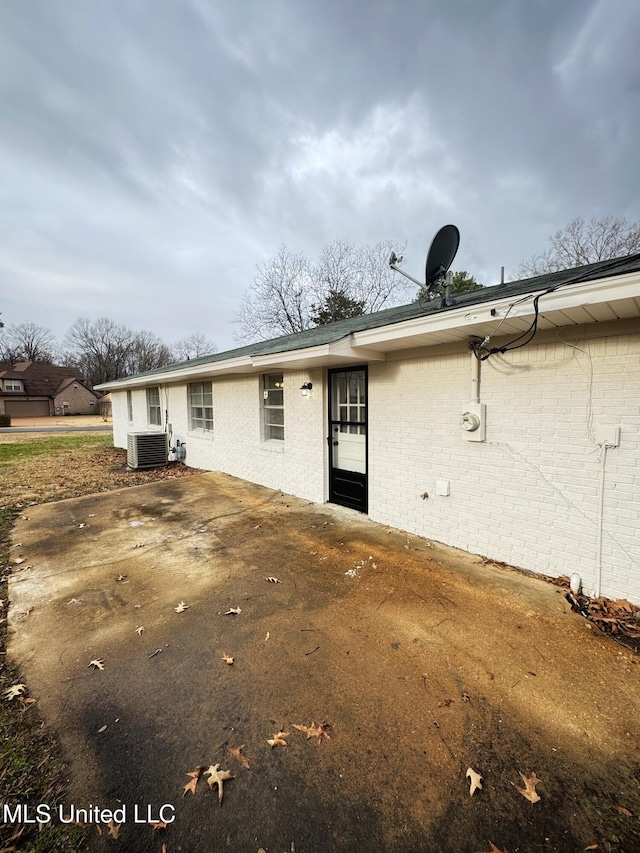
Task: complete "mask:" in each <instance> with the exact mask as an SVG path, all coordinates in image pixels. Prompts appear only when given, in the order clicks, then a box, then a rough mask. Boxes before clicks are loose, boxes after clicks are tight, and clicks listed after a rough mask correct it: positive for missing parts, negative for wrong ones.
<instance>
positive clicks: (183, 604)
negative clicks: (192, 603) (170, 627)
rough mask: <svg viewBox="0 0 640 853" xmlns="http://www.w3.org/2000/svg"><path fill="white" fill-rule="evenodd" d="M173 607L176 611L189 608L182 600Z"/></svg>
mask: <svg viewBox="0 0 640 853" xmlns="http://www.w3.org/2000/svg"><path fill="white" fill-rule="evenodd" d="M173 609H174V610H175V611H176V613H184V611H185V610H188V609H189V605H188V604H185V603H184V601H181V602H180V604H179V605H178V606H177V607H174V608H173Z"/></svg>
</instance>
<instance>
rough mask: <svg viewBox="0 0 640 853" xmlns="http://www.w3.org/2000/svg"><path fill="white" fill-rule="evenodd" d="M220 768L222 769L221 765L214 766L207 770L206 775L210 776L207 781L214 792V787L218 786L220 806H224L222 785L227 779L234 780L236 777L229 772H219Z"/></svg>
mask: <svg viewBox="0 0 640 853" xmlns="http://www.w3.org/2000/svg"><path fill="white" fill-rule="evenodd" d="M218 767H220V765H219V764H212V765H211V767H209V769H208V770H205V773H207V774H208V776H209V778H208V779H207V784H208V785H209V787H210V788H211V789H212V790H213V786H214V785H217V786H218V801H219V803H220V805H222V783H223V782H226V781H227V779H233V778H234V777H233V776H232V775H231V773H229V771H228V770H218Z"/></svg>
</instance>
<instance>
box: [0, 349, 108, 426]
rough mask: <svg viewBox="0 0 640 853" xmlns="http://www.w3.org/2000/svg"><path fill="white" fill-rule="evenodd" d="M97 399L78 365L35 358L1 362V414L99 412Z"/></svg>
mask: <svg viewBox="0 0 640 853" xmlns="http://www.w3.org/2000/svg"><path fill="white" fill-rule="evenodd" d="M97 400H98V395H97V394H95V393H94V392H93V391H92V390H91V389H90V388H88V387H87V386H86V385H85V383H84V380H83V378H82V373H81V372H80V371H79V370H78V369H77V368H75V367H58V366H57V365H53V364H38V363H36V362H33V361H21V362H19V363H18V364H14V365H1V366H0V414H7V415H11V416H12V417H14V418H38V417H50V416H53V415H89V414H98V404H97Z"/></svg>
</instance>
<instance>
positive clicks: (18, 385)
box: [2, 379, 22, 391]
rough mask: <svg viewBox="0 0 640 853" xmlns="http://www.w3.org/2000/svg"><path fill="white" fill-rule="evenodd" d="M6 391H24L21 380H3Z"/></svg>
mask: <svg viewBox="0 0 640 853" xmlns="http://www.w3.org/2000/svg"><path fill="white" fill-rule="evenodd" d="M2 381H3V383H4V390H5V391H22V380H21V379H3V380H2Z"/></svg>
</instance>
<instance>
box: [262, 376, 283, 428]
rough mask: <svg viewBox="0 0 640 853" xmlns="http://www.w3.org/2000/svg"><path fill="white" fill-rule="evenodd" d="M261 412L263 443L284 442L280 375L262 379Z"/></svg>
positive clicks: (281, 380)
mask: <svg viewBox="0 0 640 853" xmlns="http://www.w3.org/2000/svg"><path fill="white" fill-rule="evenodd" d="M262 411H263V428H264V440H265V441H284V381H283V375H282V373H265V374H264V375H263V377H262Z"/></svg>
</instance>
